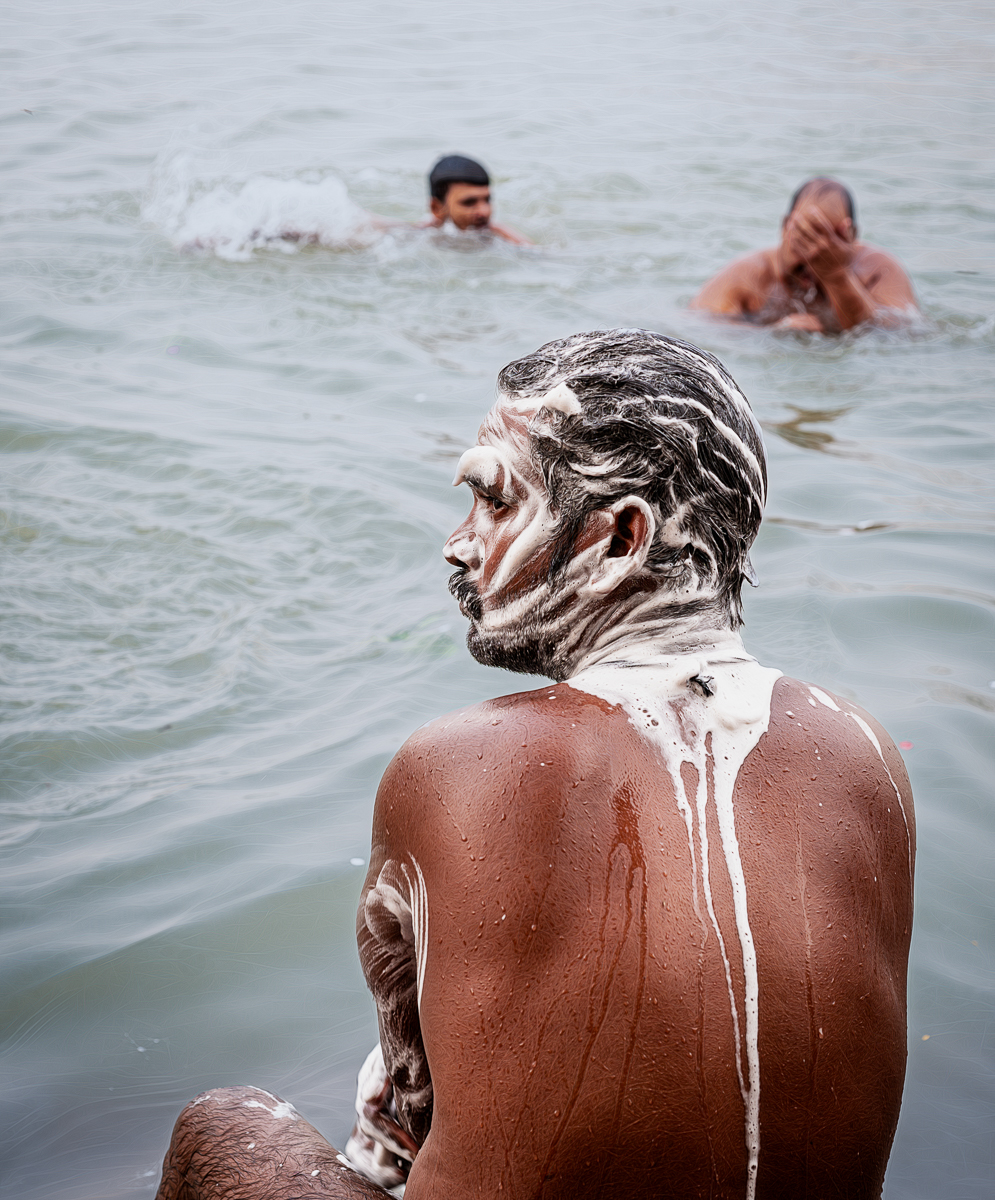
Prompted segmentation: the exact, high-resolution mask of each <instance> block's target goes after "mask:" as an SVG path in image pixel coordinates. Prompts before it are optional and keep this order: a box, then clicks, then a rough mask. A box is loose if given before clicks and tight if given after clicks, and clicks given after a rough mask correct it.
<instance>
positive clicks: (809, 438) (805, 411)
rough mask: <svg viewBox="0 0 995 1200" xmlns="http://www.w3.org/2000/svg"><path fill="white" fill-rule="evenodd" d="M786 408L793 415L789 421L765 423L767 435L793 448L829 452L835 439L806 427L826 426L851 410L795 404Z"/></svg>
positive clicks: (824, 432) (834, 444)
mask: <svg viewBox="0 0 995 1200" xmlns="http://www.w3.org/2000/svg"><path fill="white" fill-rule="evenodd" d="M787 407H788V408H789V409H790V410H791V411H792V412H793V413H794V414H795V415H794V416H793V417H792V418H791V420H790V421H766V422H765V423H764V428H765V429H766V430H767V431H768V432H769V433H776V434H777V435H778V436H779V437H783V438H784V440H785V441H786V442H791V444H792V445H793V446H801V448H802V449H803V450H821V451H823V452H824V453H825V452H829V451H830V448H831V447H832V448H835V447H837V446H838V443H837V441H836V438H834V437H833V435H832V434H831V433H830V432H829V431H828V430H826V429H807V428H806V426H807V425H820V424H826V423H828V422H829V421H837V420H839V418H840V417H845V416H846V414H847V413H848V412H850V411H852V410H851V408H850V407H846V408H799V407H798V405H797V404H789V405H787Z"/></svg>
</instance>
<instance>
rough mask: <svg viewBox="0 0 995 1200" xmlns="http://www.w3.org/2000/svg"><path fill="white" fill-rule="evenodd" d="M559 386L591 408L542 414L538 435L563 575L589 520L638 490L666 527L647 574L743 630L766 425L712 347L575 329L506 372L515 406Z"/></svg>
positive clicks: (503, 380) (687, 607) (694, 607)
mask: <svg viewBox="0 0 995 1200" xmlns="http://www.w3.org/2000/svg"><path fill="white" fill-rule="evenodd" d="M559 384H565V385H566V386H567V387H568V388H569V389H570V391H571V392H572V393H573V394H574V396H575V397H576V399H577V401H578V403H579V405H580V409H581V411H580V412H579V413H574V414H572V415H570V414H568V413H566V412H563V411H552V410H551V409H543V408H541V407H540V408H539V409H538V412H537V415H536V417H535V419H534V420H533V422H532V424H531V426H530V433H531V441H532V458H533V461H534V463H535V465H536V467H537V469H538V470H539V471H540V472H541V474H542V477H543V479H544V481H545V484H546V488H547V490H548V492H549V496H550V503H551V506H552V508H553V510H554V512H555V513H556V514H557V517H558V520H559V530H558V532H557V542H558V545H557V548H556V552H555V554H554V558H553V561H552V564H551V574H552V575H554V576H555V575H556V574H558V573H559V572H561V571H563V570H564V568H565V567H566V564H567V563H569V561H570V559H571V557H572V555H573V547H574V544H575V542H576V538H577V535H578V534H579V533H580V531H581V529H582V528H583V525H584V523H585V520H586V518H587V516H588V514H589V513H591V512H593V511H594V510H596V509H599V508H606V507H608V506H609V505H611V504H613V503H615V502H616V501H618V500H621V499H623V498H624V497H625V496H629V495H637V496H640V497H642V499H643V500H645V501H646V503H647V504H648V505H649V506H650V508H651V509H652V511H653V514H654V516H655V518H656V532H655V535H654V539H653V544H652V545H651V547H650V550H649V555H648V558H647V562H646V567H645V568H644V571H645V572H646V573H648V574H649V575H650V576H652V577H655V579H656V581H657V583H658V584H665V585H666V586H668V587H670V588H672V589H675V590H680V591H681V592H682V593H683V596H684V598H685V601H686V602H684V601H682V607H683V609H684V611H685V612H687V613H691V612H694V611H701V610H703V609H705V608H707V607H712V606H715V605H716V604H717V605H718V606H719V607H720V608H721V609H723V610H725V611H726V612H727V613H728V616H729V619H730V623H731V625H732V627H733V628H738V626H740V625H741V624H742V604H741V598H740V593H741V591H742V585H743V580H744V579H747V580H748V581H749V582H751V583H752V582H754V576H753V570H752V567H751V565H750V559H749V550H750V545H751V544H752V542H753V539H754V538H755V537H756V535H757V531H758V530H759V528H760V521H761V518H762V516H763V506H764V500H765V498H766V493H767V470H766V461H765V455H764V445H763V437H762V435H761V433H760V427H759V425H758V424H757V421H756V418H755V417H754V415H753V412H752V410H751V408H750V405H749V403H748V401H747V399H746V397H745V396H744V395H743V393H742V392H741V391H740V390H739V388H738V387H737V386H736V383H735V382H734V381H733V379H732V378H731V376H730V375H729V374H728V372H727V371H726V370H725V368H724V367H723V366H722V364H721V363H720V362H719V361H718V359H716V358H713V357H712V355H711V354H708V353H707V352H706V351H704V350H699V349H698V348H697V347H696V346H692V345H690V344H689V343H688V342H682V341H678V340H677V339H676V338H670V337H665V336H664V335H663V334H662V333H652V332H650V331H649V330H645V329H609V330H605V331H597V332H593V333H578V334H574V335H573V336H572V337H568V338H563V339H562V340H560V341H555V342H549V343H547V344H546V345H545V346H542V347H541V348H540V349H539V350H537V351H536V352H535V353H534V354H530V355H528V356H527V357H525V358H520V359H518V360H517V361H516V362H512V363H509V364H508V366H506V367H505V368H504V370H503V371H502V372H501V373H500V375H499V376H498V387H499V389H500V391H501V392H502V393H504V395H506V396H507V397H508V398H509V399H510V400H512V401H515V400H523V399H525V398H527V397H529V398H537V397H541V396H544V395H545V394H546V393H548V392H550V391H551V390H552V389H553V388H556V387H557V386H558V385H559Z"/></svg>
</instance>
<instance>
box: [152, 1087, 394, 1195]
mask: <svg viewBox="0 0 995 1200" xmlns="http://www.w3.org/2000/svg"><path fill="white" fill-rule="evenodd" d="M389 1195H390V1193H388V1192H385V1191H384V1190H383V1189H382V1188H379V1187H377V1185H376V1184H375V1183H370V1182H369V1180H366V1179H364V1178H363V1177H362V1175H358V1174H357V1173H356V1172H355V1171H354V1170H352V1168H351V1167H347V1166H345V1165H343V1163H342V1162H341V1161H340V1160H339V1156H338V1151H337V1150H336V1149H335V1147H334V1146H332V1145H330V1144H329V1143H328V1142H326V1141H325V1139H324V1138H323V1137H322V1136H321V1134H320V1133H319V1132H318V1131H317V1129H315V1128H314V1126H313V1125H310V1124H309V1123H308V1122H307V1121H305V1120H304V1118H303V1117H302V1116H301V1115H300V1113H298V1112H297V1110H296V1109H295V1108H294V1107H293V1105H291V1104H288V1103H287V1102H286V1101H285V1100H281V1099H280V1098H279V1097H278V1096H274V1095H272V1094H271V1093H270V1092H264V1091H263V1090H262V1089H261V1088H254V1087H228V1088H216V1089H214V1090H212V1091H210V1092H204V1093H203V1094H202V1095H200V1096H198V1097H197V1098H196V1099H195V1100H192V1101H191V1102H190V1103H189V1104H188V1105H187V1106H186V1108H184V1110H183V1111H182V1112H181V1113H180V1115H179V1118H178V1119H177V1122H176V1126H175V1128H174V1129H173V1137H172V1139H171V1141H170V1143H169V1150H168V1151H167V1152H166V1158H165V1161H164V1162H163V1165H162V1183H160V1185H159V1191H158V1192H157V1193H156V1200H207V1198H208V1197H210V1200H310V1198H311V1197H314V1198H315V1200H348V1198H350V1197H361V1198H363V1200H383V1198H384V1197H386V1196H389Z"/></svg>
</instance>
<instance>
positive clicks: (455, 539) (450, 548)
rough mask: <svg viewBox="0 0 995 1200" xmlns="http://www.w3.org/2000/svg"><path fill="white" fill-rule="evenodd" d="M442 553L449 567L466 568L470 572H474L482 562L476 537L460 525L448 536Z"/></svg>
mask: <svg viewBox="0 0 995 1200" xmlns="http://www.w3.org/2000/svg"><path fill="white" fill-rule="evenodd" d="M442 553H443V554H444V555H445V559H446V562H447V563H449V565H450V566H453V567H467V568H468V569H469V570H471V571H475V570H476V569H477V568H478V567H479V566H480V564H481V561H482V559H481V555H480V542H479V540H478V539H477V536H476V535H475V534H474V533H473V532H472V531H471V530H469V529H465V528H464V527H463V526H462V525H461V526H460V527H459V529H457V530H456V531H455V533H453V534H452V535H451V536H450V538H449V541H448V542H446V544H445V546H444V547H443V550H442Z"/></svg>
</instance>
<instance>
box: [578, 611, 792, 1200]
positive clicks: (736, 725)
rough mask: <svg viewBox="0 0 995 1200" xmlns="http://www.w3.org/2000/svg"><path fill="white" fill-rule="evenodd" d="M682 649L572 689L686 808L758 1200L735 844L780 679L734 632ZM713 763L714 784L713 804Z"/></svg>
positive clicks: (751, 1047) (744, 906) (643, 653)
mask: <svg viewBox="0 0 995 1200" xmlns="http://www.w3.org/2000/svg"><path fill="white" fill-rule="evenodd" d="M673 645H674V643H673V642H671V643H670V647H669V648H662V647H661V648H655V647H654V646H653V645H652V644H651V643H645V642H644V643H641V644H639V645H638V646H632V645H630V646H629V648H628V651H627V653H626V651H622V650H618V649H615V650H614V651H612V652H611V655H610V657H607V658H605V659H603V660H602V661H600V662H597V663H594V664H592V665H589V666H587V667H585V668H584V669H583V670H581V671H579V672H578V673H577V674H576V675H574V676H572V677H571V678H570V679H569V680H568V681H567V682H568V683H569V684H570V686H571V687H575V688H578V689H580V690H581V691H585V692H589V693H591V694H592V695H595V696H600V697H601V698H602V699H603V700H607V701H608V702H609V703H611V704H618V705H620V706H621V707H622V708H624V709H625V711H626V712H627V714H628V716H629V720H630V721H631V722H632V724H633V725H634V726H635V727H636V728H637V729H638V730H639V731H640V732H641V733H642V734H643V736H644V737H646V738H647V740H649V741H650V742H651V743H652V744H653V745H654V746H655V747H656V749H657V750H658V752H659V753H660V755H661V757H662V759H663V762H664V763H665V764H666V767H667V771H668V773H669V775H670V778H671V780H672V782H673V785H674V795H675V799H676V804H677V808H678V811H679V813H680V814H681V816H682V817H683V819H684V822H685V825H686V827H687V831H688V851H689V854H690V857H691V878H692V889H693V893H694V894H693V900H694V906H695V911H696V912H697V913H698V917H699V920H702V921H703V917H702V914H701V912H700V910H699V897H698V888H699V882H700V888H701V892H702V894H703V897H704V901H705V908H706V910H707V913H708V919H709V922H710V924H711V926H712V928H713V929H714V931H715V934H716V938H717V940H718V944H719V949H720V953H721V955H722V961H723V964H724V967H725V975H726V986H727V988H728V990H729V1008H730V1015H731V1018H732V1027H733V1037H734V1040H735V1050H736V1071H737V1074H738V1076H739V1085H740V1091H741V1094H742V1097H743V1109H744V1125H745V1141H746V1150H747V1158H748V1171H747V1188H746V1195H747V1200H753V1197H754V1196H755V1193H756V1183H757V1171H758V1167H759V1159H760V1051H759V1014H760V987H759V978H758V973H757V955H756V947H755V945H754V941H753V932H752V930H751V928H750V920H749V903H748V894H747V885H746V876H745V873H744V871H743V863H742V857H741V855H740V851H739V839H738V837H737V834H736V814H735V803H734V792H735V787H736V780H737V778H738V776H739V772H740V768H741V767H742V765H743V763H744V762H745V761H746V758H747V756H748V755H749V753H750V752H751V751H752V750H753V749H754V748H755V746H756V745H757V743H758V742H759V741H760V738H761V737H762V735H763V734H764V733H765V732H766V730H767V728H768V726H769V724H770V704H771V695H772V693H773V689H774V683H775V682H776V680H777V679H778V678H779V677H780V674H781V673H780V671H776V670H772V669H770V668H768V667H762V666H760V664H759V663H758V662H757V661H756V659H754V658H752V657H751V656H750V655H749V654H747V653H746V651H745V650H744V648H743V643H742V640H741V639H740V637H739V635H738V634H736V633H734V632H732V631H731V630H714V631H712V632H711V633H710V634H707V635H706V634H704V633H698V634H696V635H695V636H694V638H693V644H692V645H689V646H688V647H687V648H686V650H684V651H683V652H682V651H681V650H674V649H673ZM589 661H590V660H589ZM696 681H702V682H696ZM709 693H711V694H709ZM709 759H710V760H711V768H712V772H711V773H712V779H713V790H712V795H711V797H710V796H709V788H708V776H709V771H708V767H709ZM684 763H690V764H691V765H692V766H693V767H694V768H695V771H696V773H697V778H698V783H697V791H696V794H695V797H694V804H693V806H692V804H691V802H690V801H689V798H688V797H687V794H686V790H685V787H684V780H683V778H682V776H681V767H682V766H683V764H684ZM709 799H711V802H712V804H713V805H714V811H715V818H716V823H717V825H718V828H719V837H720V841H721V843H722V853H723V857H724V859H725V866H726V872H727V874H728V878H729V884H730V887H731V889H732V896H733V912H734V919H735V926H736V930H735V932H736V936H737V937H738V939H739V943H740V950H741V954H742V961H743V994H742V997H741V998H740V997H738V996H737V995H736V993H735V988H734V986H733V979H732V968H731V966H730V962H729V957H728V954H727V951H726V940H727V939H726V937H725V934H724V932H723V929H722V923H721V922H720V921H719V919H718V916H717V914H716V912H715V907H714V905H713V902H712V890H711V875H710V864H709V846H708V834H707V824H706V819H707V815H708V803H709ZM695 833H697V845H698V849H697V852H696V850H695ZM741 1012H742V1022H741V1016H740V1014H741ZM744 1049H745V1059H746V1071H745V1074H744V1070H743V1057H744V1055H743V1051H744Z"/></svg>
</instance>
